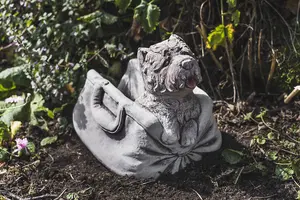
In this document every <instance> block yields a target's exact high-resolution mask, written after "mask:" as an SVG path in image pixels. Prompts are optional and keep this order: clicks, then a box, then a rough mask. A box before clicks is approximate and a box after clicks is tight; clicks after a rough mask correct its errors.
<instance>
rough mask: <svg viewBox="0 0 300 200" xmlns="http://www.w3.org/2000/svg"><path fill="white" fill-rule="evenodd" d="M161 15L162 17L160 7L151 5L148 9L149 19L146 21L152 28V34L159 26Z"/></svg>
mask: <svg viewBox="0 0 300 200" xmlns="http://www.w3.org/2000/svg"><path fill="white" fill-rule="evenodd" d="M159 15H160V9H159V7H158V6H157V5H154V4H152V3H149V4H148V8H147V18H146V19H147V21H148V26H149V28H150V32H152V31H154V30H155V28H156V25H157V24H158V20H159Z"/></svg>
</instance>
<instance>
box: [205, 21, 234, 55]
mask: <svg viewBox="0 0 300 200" xmlns="http://www.w3.org/2000/svg"><path fill="white" fill-rule="evenodd" d="M225 33H226V34H225ZM233 33H234V29H233V26H232V24H228V25H227V26H224V25H223V24H220V25H219V26H217V27H216V28H215V29H214V30H213V31H211V32H210V33H209V35H208V36H207V40H208V41H207V44H206V47H207V48H209V49H211V48H212V49H213V50H216V49H217V47H218V46H223V47H225V45H226V37H227V39H228V41H229V42H230V43H232V42H233V36H234V35H233Z"/></svg>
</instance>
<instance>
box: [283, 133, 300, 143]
mask: <svg viewBox="0 0 300 200" xmlns="http://www.w3.org/2000/svg"><path fill="white" fill-rule="evenodd" d="M286 136H287V137H288V138H289V139H290V140H292V141H293V142H296V143H298V144H300V141H298V140H295V139H294V138H292V137H291V136H289V135H286Z"/></svg>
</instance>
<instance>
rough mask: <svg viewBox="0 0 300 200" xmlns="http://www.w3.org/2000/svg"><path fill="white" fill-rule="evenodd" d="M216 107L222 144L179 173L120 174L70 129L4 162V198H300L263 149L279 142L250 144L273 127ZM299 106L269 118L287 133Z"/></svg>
mask: <svg viewBox="0 0 300 200" xmlns="http://www.w3.org/2000/svg"><path fill="white" fill-rule="evenodd" d="M215 107H216V111H215V116H216V118H217V119H218V123H219V125H220V129H221V130H222V131H223V133H222V134H223V146H222V149H220V150H219V151H218V152H216V153H212V154H207V155H205V157H204V159H203V160H202V161H200V162H197V163H193V164H191V165H190V166H189V167H188V168H187V169H186V170H184V171H181V172H179V173H178V174H175V175H165V176H163V177H161V178H160V179H159V180H157V181H153V180H137V179H135V178H132V177H121V176H118V175H116V174H114V173H112V172H110V171H109V170H108V169H106V168H105V167H104V166H103V165H102V164H101V163H100V162H98V161H97V160H96V159H95V158H94V157H93V156H92V154H91V153H90V152H89V151H88V150H87V148H86V147H85V146H84V145H83V143H82V142H81V141H80V139H79V138H78V137H77V135H76V133H75V132H73V131H70V132H69V133H66V134H64V135H63V136H61V137H60V139H59V141H58V142H56V143H55V144H53V145H52V146H48V147H46V148H42V149H40V150H39V153H38V154H37V155H36V156H34V157H31V158H28V159H27V160H26V158H23V159H18V158H14V159H12V160H11V161H10V162H8V163H3V164H2V166H1V168H0V172H1V173H0V191H1V194H2V199H5V198H6V199H74V200H76V199H84V200H85V199H91V200H94V199H109V200H112V199H180V200H182V199H205V200H209V199H211V200H216V199H232V200H235V199H237V200H242V199H272V200H274V199H278V200H279V199H284V200H288V199H295V198H296V195H297V190H299V188H297V185H296V184H295V182H294V181H296V180H294V181H293V180H291V179H289V180H288V181H282V180H281V179H280V177H278V176H275V175H274V169H275V167H276V166H275V165H274V164H273V162H271V161H270V159H268V158H267V157H266V156H264V154H263V153H262V152H261V150H263V151H267V150H268V149H270V148H273V147H272V145H271V146H266V145H270V144H275V143H274V142H272V143H270V144H269V141H266V143H265V144H261V145H260V146H258V147H257V148H256V147H255V145H254V146H252V147H251V148H250V147H249V144H250V142H251V140H252V139H253V138H255V135H256V134H257V133H258V132H260V133H261V132H262V135H263V132H268V128H266V127H263V126H264V124H261V123H258V124H256V123H255V122H253V121H249V120H247V119H245V115H243V114H242V113H240V114H239V115H238V116H234V115H233V113H234V112H230V111H229V109H228V105H227V106H225V105H221V106H218V105H215ZM250 108H251V107H250V106H247V109H250ZM299 108H300V103H299V102H295V103H294V104H293V105H290V106H283V107H280V108H279V107H278V108H274V109H273V110H271V109H269V112H268V113H269V114H268V116H271V115H272V117H273V118H274V119H273V120H275V118H276V117H278V118H276V121H267V120H265V123H267V124H266V125H268V126H269V125H270V126H272V127H273V128H274V129H275V130H278V131H279V132H280V134H281V137H283V135H285V134H288V132H287V131H286V130H287V129H289V128H290V127H292V126H294V125H295V124H296V125H297V126H298V129H299V124H300V119H299V117H300V116H299ZM228 111H229V112H228ZM271 111H273V113H272V112H271ZM224 112H225V114H224ZM227 112H228V114H226V113H227ZM279 116H280V117H279ZM270 119H272V118H271V117H270ZM260 126H261V127H260ZM279 127H281V128H280V129H279ZM50 129H51V128H50ZM51 131H55V130H50V132H51ZM225 131H226V132H225ZM298 131H299V130H298ZM32 132H33V133H32V134H31V137H32V138H35V141H34V142H35V143H39V142H40V140H41V138H42V137H43V136H42V134H43V133H41V132H40V131H38V130H32ZM23 134H25V135H26V133H23ZM298 134H299V132H298ZM298 136H299V135H298ZM274 141H275V140H274ZM275 142H276V141H275ZM296 148H299V144H298V146H296ZM224 149H233V150H236V151H238V152H242V153H243V157H242V159H241V161H240V162H238V163H237V164H229V163H227V162H226V161H225V159H224V156H222V152H223V150H224ZM297 152H298V153H299V151H296V153H297ZM257 164H260V165H261V166H264V167H267V171H264V168H263V167H261V168H259V167H253V166H257ZM29 197H33V198H29ZM0 199H1V196H0Z"/></svg>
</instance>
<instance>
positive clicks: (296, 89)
mask: <svg viewBox="0 0 300 200" xmlns="http://www.w3.org/2000/svg"><path fill="white" fill-rule="evenodd" d="M299 91H300V85H298V86H296V87H295V88H294V90H293V91H292V92H291V93H290V94H289V95H288V96H287V97H286V98H285V100H284V103H286V104H288V103H289V102H290V101H291V100H292V99H293V98H294V96H296V94H298V93H299Z"/></svg>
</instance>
